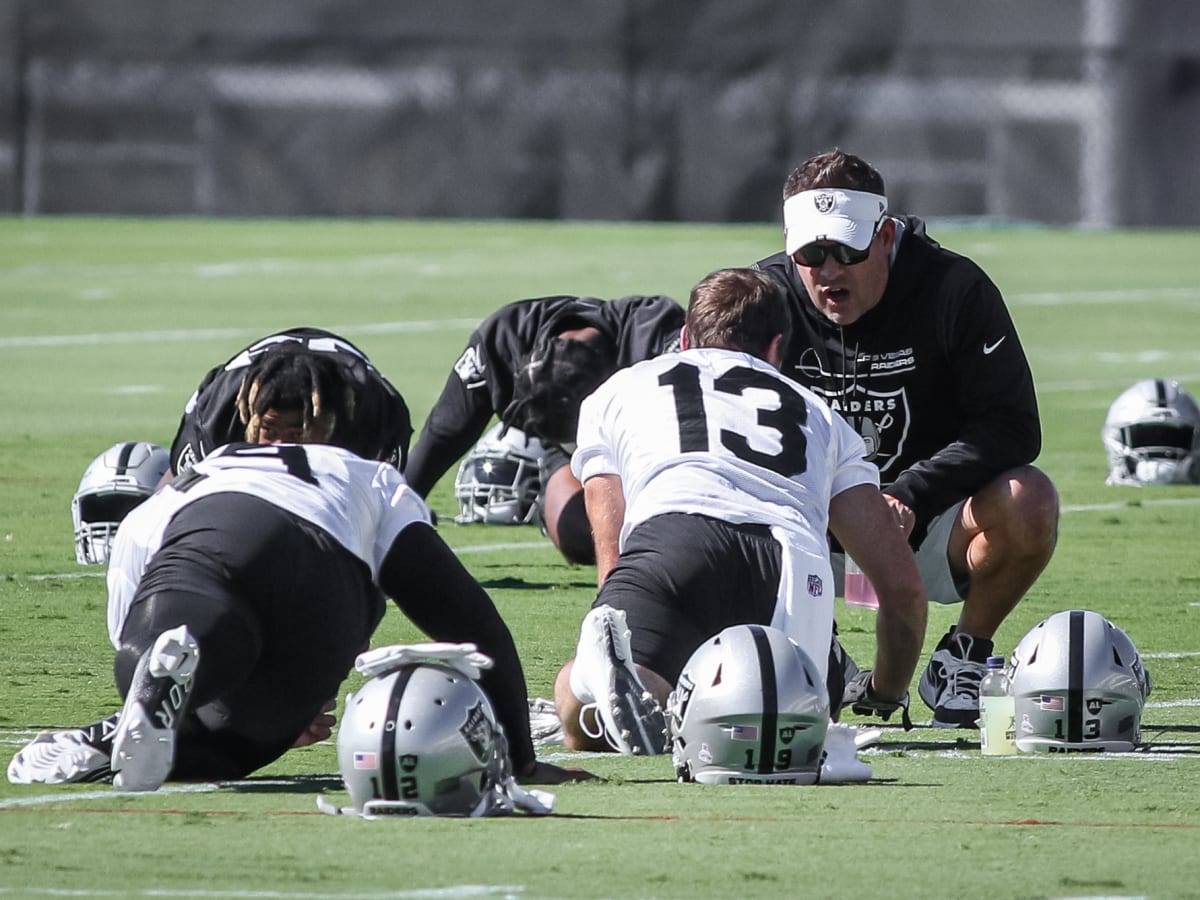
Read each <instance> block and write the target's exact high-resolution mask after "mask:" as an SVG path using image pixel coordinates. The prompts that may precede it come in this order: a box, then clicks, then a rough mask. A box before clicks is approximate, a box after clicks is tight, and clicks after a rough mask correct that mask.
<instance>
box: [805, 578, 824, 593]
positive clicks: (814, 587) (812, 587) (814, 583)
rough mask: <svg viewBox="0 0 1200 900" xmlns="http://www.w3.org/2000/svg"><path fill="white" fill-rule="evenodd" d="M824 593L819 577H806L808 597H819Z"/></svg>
mask: <svg viewBox="0 0 1200 900" xmlns="http://www.w3.org/2000/svg"><path fill="white" fill-rule="evenodd" d="M824 592H825V585H824V583H823V582H822V581H821V576H820V575H809V576H808V595H809V596H810V597H820V596H821V594H823V593H824Z"/></svg>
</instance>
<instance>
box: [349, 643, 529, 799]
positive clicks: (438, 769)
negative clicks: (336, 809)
mask: <svg viewBox="0 0 1200 900" xmlns="http://www.w3.org/2000/svg"><path fill="white" fill-rule="evenodd" d="M337 754H338V767H339V768H340V769H341V772H342V778H343V780H344V781H345V784H346V790H347V791H348V792H349V794H350V799H351V802H352V803H353V806H354V810H355V812H357V813H358V814H360V815H362V816H363V817H365V818H381V817H385V816H387V817H391V816H402V817H403V816H471V817H476V816H486V815H496V814H500V813H502V812H506V811H507V810H506V809H504V808H503V804H504V800H505V796H504V793H503V790H502V789H503V787H504V785H505V782H506V777H507V775H508V771H507V769H508V742H507V740H506V739H505V736H504V729H503V728H502V727H501V726H500V724H499V722H498V721H497V720H496V714H495V711H494V710H493V708H492V704H491V701H490V700H489V699H488V697H487V695H486V694H484V692H483V690H482V689H481V688H480V687H479V686H478V685H477V684H476V683H475V682H474V681H473V680H472V679H471V678H469V677H468V676H466V675H464V674H463V673H462V672H460V671H458V670H457V669H454V668H450V667H446V666H440V665H430V664H418V665H406V666H401V667H400V668H398V669H395V670H394V671H391V672H389V673H387V674H385V675H380V676H378V677H376V678H372V679H371V680H369V681H367V682H366V683H365V684H364V685H363V686H362V687H361V688H359V690H358V691H356V692H355V693H353V694H351V695H350V696H349V697H347V698H346V707H345V711H344V713H343V715H342V723H341V725H340V726H339V728H338V736H337Z"/></svg>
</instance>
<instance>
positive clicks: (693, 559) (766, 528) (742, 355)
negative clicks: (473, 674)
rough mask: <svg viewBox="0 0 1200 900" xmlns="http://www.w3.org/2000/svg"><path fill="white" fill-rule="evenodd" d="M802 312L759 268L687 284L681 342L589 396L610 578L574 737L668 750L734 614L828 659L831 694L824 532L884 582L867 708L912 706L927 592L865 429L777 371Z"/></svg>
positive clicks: (825, 672)
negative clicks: (667, 716)
mask: <svg viewBox="0 0 1200 900" xmlns="http://www.w3.org/2000/svg"><path fill="white" fill-rule="evenodd" d="M789 327H790V323H789V319H788V313H787V308H786V306H785V304H784V302H783V299H782V297H781V296H780V293H779V289H778V287H777V286H776V285H775V284H774V282H773V281H771V279H770V278H768V277H767V276H766V275H764V274H762V273H759V272H755V271H752V270H749V269H730V270H723V271H718V272H714V273H713V274H711V275H709V276H708V277H706V278H705V279H704V280H703V281H701V282H700V283H699V284H698V285H696V287H695V288H694V289H693V290H692V293H691V299H690V303H689V305H688V310H687V324H686V327H685V329H684V332H683V348H684V349H683V350H682V351H680V352H678V353H668V354H664V355H662V356H659V357H657V358H655V359H652V360H648V361H645V362H641V363H638V364H637V365H634V366H632V367H630V368H627V369H623V370H621V371H619V372H617V373H616V374H615V375H613V376H612V377H611V378H609V380H608V381H606V382H605V383H604V384H603V385H602V386H601V387H600V388H599V389H598V390H597V391H596V392H595V393H594V394H592V395H591V396H590V397H588V398H587V399H586V400H585V401H584V402H583V406H582V409H581V413H580V420H579V432H578V437H579V440H578V447H577V449H576V451H575V455H574V456H573V458H572V461H571V466H572V469H573V471H574V472H575V474H576V476H577V477H578V478H579V480H580V481H581V482H582V483H583V487H584V492H585V497H586V501H587V511H588V516H589V518H590V519H591V521H592V526H593V529H594V532H595V544H596V565H597V575H598V578H599V583H600V590H599V593H598V595H597V597H596V600H595V602H594V604H593V607H592V610H591V612H590V613H589V614H588V615H587V616H586V618H585V619H584V622H583V626H582V629H581V633H580V638H579V644H578V648H577V650H576V654H575V658H574V660H573V661H570V662H568V663H567V664H566V665H565V666H564V667H563V668H562V670H561V671H560V672H559V675H558V678H557V681H556V684H555V701H556V705H557V710H558V714H559V718H560V719H561V721H562V725H563V729H564V737H565V742H566V745H567V746H568V747H571V748H574V749H591V750H603V749H616V750H618V751H621V752H624V753H661V752H662V751H663V750H664V748H665V745H666V735H665V733H664V727H663V724H664V720H663V714H662V709H661V707H662V705H663V704H665V702H666V700H667V696H668V694H669V693H670V691H671V688H672V686H673V685H674V683H675V681H676V679H677V678H678V676H679V673H680V670H681V669H682V667H683V665H684V663H685V662H686V661H687V659H688V657H689V656H690V655H691V654H692V653H693V651H695V650H696V648H697V647H699V646H700V644H701V643H702V642H704V641H705V640H707V639H708V638H710V637H711V636H712V635H714V634H716V633H717V632H719V631H721V630H722V629H724V628H726V627H728V626H730V625H738V624H748V623H757V624H762V625H771V626H773V627H775V628H778V629H780V630H782V631H783V632H784V633H786V634H787V635H788V636H789V637H790V638H791V639H792V640H793V641H795V643H796V644H797V645H798V646H799V647H800V648H801V649H802V650H804V652H805V653H806V654H807V655H808V656H809V657H810V658H811V659H812V660H814V662H816V664H817V666H818V668H819V674H820V677H821V678H822V679H828V682H829V695H830V697H831V698H834V706H835V708H836V705H837V701H838V700H840V698H841V697H842V696H843V685H842V667H841V665H840V663H838V662H836V661H835V662H834V663H833V664H830V661H829V657H830V655H831V654H830V650H831V646H833V641H832V636H833V600H834V594H833V573H832V570H831V568H830V562H829V545H828V541H827V538H826V532H827V530H832V531H833V533H834V534H835V535H837V537H838V539H839V540H841V541H842V543H843V545H844V546H845V547H847V548H848V549H850V550H851V551H852V552H853V553H854V554H855V558H859V555H860V554H861V563H862V566H863V570H864V571H865V572H866V573H867V574H868V575H869V576H870V577H871V579H872V580H873V581H874V582H875V585H876V588H877V590H878V592H879V595H880V609H879V617H878V624H877V634H876V636H877V641H878V650H877V655H876V662H875V667H874V670H873V672H872V671H867V672H863V673H860V674H859V676H858V677H857V678H856V681H855V686H854V690H855V691H856V692H857V693H856V694H855V696H854V703H855V708H856V709H862V710H866V711H873V712H878V713H880V714H881V715H883V716H884V717H885V718H886V717H887V716H889V715H891V713H893V712H895V711H896V710H898V709H899V710H903V713H902V714H903V715H904V716H905V718H906V717H907V704H908V685H909V680H910V678H911V677H912V674H913V671H914V668H915V666H916V662H917V658H918V654H919V653H920V648H921V643H922V640H923V639H924V635H925V617H926V612H927V610H926V600H925V594H924V591H923V590H922V589H921V582H920V577H919V575H918V574H917V569H916V564H915V562H914V561H913V557H912V553H911V551H909V549H908V546H907V543H906V542H905V540H904V530H903V528H902V527H901V523H900V522H899V520H898V519H897V516H896V515H895V513H894V512H893V511H892V509H891V508H890V507H889V506H888V504H887V503H886V501H885V500H884V499H883V497H882V495H881V494H880V492H879V486H878V478H879V475H878V470H877V469H876V468H875V466H873V465H872V464H871V463H869V462H868V461H867V460H866V458H865V448H864V446H863V441H862V438H861V437H859V436H858V434H857V433H855V432H854V430H853V429H851V428H850V427H849V425H847V424H846V422H845V420H843V419H842V418H841V417H840V416H837V415H836V414H834V413H833V412H832V411H831V410H830V409H829V407H828V406H827V405H826V404H825V403H824V402H823V401H822V400H821V399H820V398H818V397H817V396H816V395H814V394H813V393H812V392H810V391H808V390H807V389H805V388H803V387H801V386H800V385H798V384H796V383H795V382H794V381H792V380H791V379H789V378H787V377H786V376H784V375H782V374H780V372H779V369H778V366H779V361H780V354H781V351H782V347H783V346H784V345H785V344H786V341H787V335H788V331H789Z"/></svg>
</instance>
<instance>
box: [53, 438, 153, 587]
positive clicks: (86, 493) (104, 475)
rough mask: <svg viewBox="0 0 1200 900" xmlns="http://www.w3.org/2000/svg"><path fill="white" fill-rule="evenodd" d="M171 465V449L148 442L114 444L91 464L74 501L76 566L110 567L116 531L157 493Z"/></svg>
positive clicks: (81, 480) (73, 498)
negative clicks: (125, 519) (109, 562)
mask: <svg viewBox="0 0 1200 900" xmlns="http://www.w3.org/2000/svg"><path fill="white" fill-rule="evenodd" d="M169 466H170V456H169V454H168V453H167V451H166V449H164V448H163V447H160V446H158V444H151V443H148V442H146V441H124V442H122V443H120V444H114V445H113V446H111V447H109V448H108V449H107V450H105V451H104V452H103V453H101V454H100V455H99V456H97V457H96V458H95V459H93V460H92V461H91V462H90V463H89V464H88V467H87V469H85V470H84V473H83V478H81V479H80V481H79V488H78V489H77V490H76V491H75V496H74V497H72V498H71V519H72V521H73V522H74V525H75V561H76V562H77V563H79V564H80V565H103V564H105V563H107V562H108V554H109V551H110V550H111V549H112V542H113V538H114V537H116V534H117V526H119V525H120V524H121V521H122V520H123V519H124V518H125V517H126V516H127V515H129V512H130V510H132V509H133V508H134V507H135V506H137V505H138V504H139V503H141V502H142V501H143V500H145V499H146V498H147V497H149V496H150V495H151V494H153V493H154V491H155V490H156V489H157V488H158V482H159V480H160V479H161V478H162V477H163V474H164V473H165V472H166V471H167V468H168V467H169Z"/></svg>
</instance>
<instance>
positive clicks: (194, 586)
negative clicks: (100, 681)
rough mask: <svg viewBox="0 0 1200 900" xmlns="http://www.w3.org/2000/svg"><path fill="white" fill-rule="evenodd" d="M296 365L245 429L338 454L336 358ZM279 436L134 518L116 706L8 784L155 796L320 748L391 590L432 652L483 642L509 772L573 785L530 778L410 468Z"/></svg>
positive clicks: (258, 385) (112, 629)
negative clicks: (255, 427) (311, 746)
mask: <svg viewBox="0 0 1200 900" xmlns="http://www.w3.org/2000/svg"><path fill="white" fill-rule="evenodd" d="M271 355H272V354H271V353H268V354H267V357H265V359H267V360H268V362H269V361H270V359H269V358H270V357H271ZM286 355H287V356H288V360H289V364H290V365H289V366H288V367H287V371H290V372H292V373H294V374H296V373H299V377H298V380H295V381H288V382H286V383H284V382H283V381H281V380H280V379H281V378H282V375H281V371H282V370H280V369H278V368H275V367H273V366H271V365H264V366H263V368H262V375H263V379H264V380H256V381H254V382H252V383H251V384H250V385H249V387H248V389H247V390H246V392H245V398H244V399H245V405H246V406H247V408H248V409H249V411H250V412H251V414H252V416H251V417H252V418H253V417H259V418H261V420H262V421H264V422H268V421H269V422H274V423H275V425H274V426H273V427H277V428H278V429H279V432H278V433H279V434H293V433H295V431H296V429H299V430H300V431H301V432H302V433H303V434H304V435H305V437H306V439H307V440H311V441H314V442H316V441H321V440H323V439H329V438H330V436H331V435H334V434H337V433H338V426H339V423H340V424H343V425H344V424H346V422H345V420H346V419H352V418H353V417H354V415H355V411H354V408H353V403H352V402H351V396H352V394H351V392H349V391H347V390H346V386H345V384H344V383H343V381H342V379H341V375H340V373H339V371H338V368H337V366H336V364H335V363H334V362H333V361H331V360H329V359H327V358H324V357H321V356H320V355H317V354H304V353H296V352H288V353H287V354H286ZM306 355H307V356H309V358H306V359H303V360H302V359H300V357H301V356H306ZM268 404H270V405H268ZM270 437H271V435H270V433H269V432H260V434H259V443H258V444H247V443H238V444H230V445H227V446H225V447H224V448H219V449H217V450H214V451H213V452H212V453H210V454H208V455H207V456H206V457H205V459H204V460H201V461H198V462H197V463H195V464H194V465H193V466H192V467H191V468H190V469H189V470H188V472H186V473H185V474H183V475H181V476H180V477H179V478H177V479H175V481H174V482H172V483H171V484H170V485H168V486H166V487H164V488H162V489H161V490H160V491H159V492H158V493H156V494H155V495H154V496H152V497H151V498H150V499H148V500H146V501H145V502H144V503H142V504H141V505H140V506H138V507H137V508H136V509H134V510H133V512H131V513H130V514H129V516H127V517H126V519H125V521H124V522H123V523H122V525H121V528H120V530H119V531H118V534H117V538H116V541H115V542H114V545H113V550H112V556H111V560H110V564H109V572H108V588H109V598H108V631H109V637H110V640H111V641H112V643H113V646H114V648H115V649H116V659H115V662H114V673H115V677H116V682H117V687H118V690H119V692H120V694H121V697H122V698H123V700H124V705H123V707H122V709H121V710H120V712H118V713H116V714H114V715H111V716H109V717H107V718H106V719H104V720H102V721H101V722H97V723H94V724H93V725H91V726H88V727H86V728H82V729H72V730H67V731H59V732H51V733H47V734H43V735H41V736H39V737H38V738H37V739H35V740H34V741H33V742H31V743H30V744H29V745H27V746H26V747H24V748H23V749H22V750H21V751H19V752H18V753H17V754H16V756H15V757H14V758H13V761H12V763H11V765H10V766H9V770H8V775H9V779H10V780H11V781H14V782H18V783H34V782H41V783H60V782H69V781H95V780H102V779H106V778H108V777H109V776H110V775H113V776H115V778H114V784H115V785H116V786H117V787H119V788H124V789H130V790H154V789H156V788H157V787H158V786H160V785H161V784H162V783H163V782H164V781H165V780H167V779H168V778H170V779H175V780H211V779H230V778H241V777H244V776H246V775H248V774H250V773H251V772H254V771H256V770H257V769H259V768H261V767H263V766H265V765H267V764H269V763H271V762H273V761H274V760H276V759H278V758H279V757H280V756H281V755H282V754H283V753H284V752H286V751H287V749H288V748H290V747H292V746H294V745H296V744H304V743H310V742H312V741H313V740H319V739H322V738H324V737H328V736H329V733H330V729H331V726H332V724H333V719H332V717H331V716H330V715H329V709H328V704H327V701H328V698H330V697H332V696H334V695H335V693H336V691H337V689H338V687H339V685H340V684H341V682H342V680H343V679H344V678H345V676H346V674H347V673H348V672H349V671H350V668H351V666H352V665H353V662H354V659H355V657H356V656H357V654H358V653H359V652H361V651H362V650H364V649H365V648H366V646H367V644H368V642H369V640H370V637H371V634H372V633H373V631H374V629H375V627H376V626H377V625H378V624H379V621H380V620H381V618H382V616H383V613H384V609H385V600H384V594H387V595H388V596H390V597H392V598H393V600H394V601H395V602H396V604H397V606H399V608H400V609H401V610H402V611H403V612H404V613H405V614H406V615H408V617H409V618H410V619H411V620H412V621H413V623H414V624H415V625H417V626H418V627H419V628H421V629H422V630H423V631H424V632H425V633H426V634H428V635H429V636H430V637H431V638H433V639H435V640H439V641H449V642H471V643H474V644H476V645H477V646H478V647H479V649H480V650H481V651H482V652H484V653H486V654H488V655H489V656H491V657H492V658H493V659H494V660H495V661H496V666H495V668H494V669H493V670H491V671H489V672H488V673H487V675H485V676H484V678H483V681H482V686H483V687H484V689H485V690H486V691H487V692H488V694H489V696H490V697H491V698H492V699H493V702H494V703H495V705H496V710H497V714H498V717H499V719H500V720H501V722H502V723H503V725H504V727H505V730H506V732H507V734H508V737H509V741H510V750H511V754H512V762H513V765H514V769H515V771H516V772H517V774H518V776H520V777H524V778H527V779H532V780H538V781H555V780H559V779H561V778H565V777H571V776H570V773H567V772H566V771H565V770H561V769H558V768H556V767H553V766H546V765H543V764H539V763H537V761H536V759H535V757H534V752H533V745H532V742H531V740H530V737H529V724H528V713H527V703H528V698H527V695H526V689H525V682H524V676H523V672H522V669H521V664H520V660H519V659H518V656H517V651H516V647H515V646H514V644H513V641H512V636H511V634H510V633H509V631H508V628H507V627H506V626H505V624H504V622H503V621H502V619H501V618H500V615H499V613H498V612H497V611H496V609H495V606H494V605H493V604H492V602H491V599H490V598H489V597H488V595H487V594H486V592H485V591H484V590H483V588H482V587H481V586H480V585H479V584H478V583H477V582H476V581H475V580H474V579H473V578H472V577H471V576H470V574H469V573H468V572H467V571H466V570H465V569H464V568H463V566H462V564H461V563H459V561H458V559H457V558H456V557H455V556H454V554H453V552H452V551H451V550H450V549H449V548H448V547H447V546H446V545H445V543H444V542H443V541H442V540H441V539H440V538H439V537H438V535H437V532H436V531H435V530H434V529H433V527H432V525H431V524H430V513H429V509H428V507H426V505H425V504H424V502H423V501H422V500H421V499H420V498H419V497H418V496H417V495H416V494H415V492H413V491H412V490H411V489H410V488H408V486H407V485H406V484H405V483H404V480H403V478H402V476H401V475H400V474H399V472H398V471H397V470H396V469H395V468H394V467H393V466H391V465H390V464H388V463H381V462H376V461H367V460H364V459H362V458H361V457H358V456H356V455H355V454H353V453H351V452H349V451H348V450H345V449H342V448H337V447H332V446H328V445H324V444H319V443H312V444H307V445H306V444H295V443H280V442H279V441H278V440H271V439H270Z"/></svg>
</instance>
